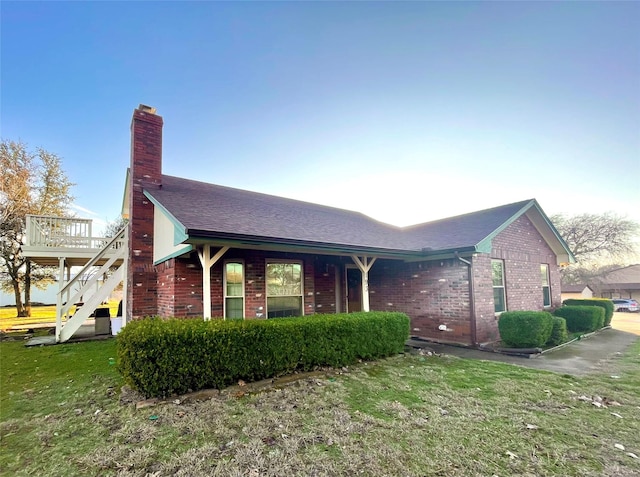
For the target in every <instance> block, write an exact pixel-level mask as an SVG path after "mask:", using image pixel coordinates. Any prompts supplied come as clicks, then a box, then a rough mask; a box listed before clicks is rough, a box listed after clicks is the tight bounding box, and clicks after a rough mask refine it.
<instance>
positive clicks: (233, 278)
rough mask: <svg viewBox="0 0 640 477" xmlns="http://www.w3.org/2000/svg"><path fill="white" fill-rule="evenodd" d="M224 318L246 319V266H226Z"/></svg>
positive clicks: (234, 264)
mask: <svg viewBox="0 0 640 477" xmlns="http://www.w3.org/2000/svg"><path fill="white" fill-rule="evenodd" d="M224 317H225V319H228V320H229V319H231V320H237V319H240V320H241V319H243V318H244V264H243V263H242V262H225V264H224Z"/></svg>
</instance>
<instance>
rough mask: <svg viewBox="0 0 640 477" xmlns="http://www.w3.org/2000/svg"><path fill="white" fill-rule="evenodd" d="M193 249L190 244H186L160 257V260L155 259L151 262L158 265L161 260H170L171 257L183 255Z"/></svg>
mask: <svg viewBox="0 0 640 477" xmlns="http://www.w3.org/2000/svg"><path fill="white" fill-rule="evenodd" d="M192 250H193V245H191V244H187V245H185V246H184V247H182V248H181V249H179V250H176V251H175V252H173V253H171V254H169V255H167V256H166V257H162V258H161V259H160V260H156V261H154V262H153V264H154V265H159V264H160V263H162V262H166V261H167V260H170V259H172V258H176V257H179V256H180V255H184V254H185V253H189V252H191V251H192Z"/></svg>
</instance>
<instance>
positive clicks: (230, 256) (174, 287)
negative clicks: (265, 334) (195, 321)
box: [156, 249, 335, 319]
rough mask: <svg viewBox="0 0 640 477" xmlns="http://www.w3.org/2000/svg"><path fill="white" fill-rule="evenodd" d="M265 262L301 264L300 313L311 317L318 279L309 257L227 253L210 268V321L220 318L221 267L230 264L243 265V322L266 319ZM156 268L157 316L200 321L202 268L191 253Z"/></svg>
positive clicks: (221, 297)
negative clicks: (228, 262)
mask: <svg viewBox="0 0 640 477" xmlns="http://www.w3.org/2000/svg"><path fill="white" fill-rule="evenodd" d="M268 259H274V260H285V261H300V262H302V267H303V274H304V276H303V291H304V297H303V298H304V299H303V301H304V313H305V315H311V314H314V313H315V311H316V298H315V296H316V290H315V281H316V279H317V278H318V277H316V273H315V269H316V267H315V261H316V260H315V259H314V256H313V255H304V254H293V253H281V252H266V251H260V250H242V249H230V250H229V251H227V253H226V254H224V255H223V256H222V258H221V259H220V260H219V261H218V262H217V263H216V264H215V265H214V266H213V267H212V268H211V317H212V319H220V318H221V317H222V316H224V304H223V302H224V289H223V287H224V279H223V270H224V264H225V262H227V261H234V260H237V261H240V262H242V263H244V273H245V280H244V296H245V316H246V318H248V319H255V318H266V306H267V298H266V288H265V283H266V282H265V266H266V261H267V260H268ZM323 266H324V265H323ZM156 268H157V294H158V300H157V301H158V314H159V315H160V316H164V317H197V318H201V317H202V316H203V308H202V304H203V300H202V266H201V264H200V261H199V259H198V257H197V255H196V253H195V252H192V253H191V254H190V255H189V256H187V257H180V258H175V259H170V260H167V261H166V262H163V263H161V264H159V265H158V266H157V267H156ZM320 279H321V281H322V280H323V279H324V280H326V277H324V275H321V276H320ZM323 299H324V300H325V301H324V302H323V303H325V302H327V301H329V300H330V298H325V297H323ZM333 302H335V298H334V299H333ZM333 302H332V303H333ZM329 308H331V307H330V306H329ZM325 312H328V313H330V312H331V311H325Z"/></svg>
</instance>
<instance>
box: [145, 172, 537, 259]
mask: <svg viewBox="0 0 640 477" xmlns="http://www.w3.org/2000/svg"><path fill="white" fill-rule="evenodd" d="M145 190H146V192H147V194H149V195H150V196H151V197H152V198H153V199H154V200H155V201H156V202H157V203H158V204H160V205H161V206H162V207H163V208H164V209H165V210H166V211H167V212H169V213H170V214H171V215H172V216H173V217H174V218H175V219H176V220H177V221H178V222H180V223H181V224H182V225H183V226H184V227H185V232H186V233H187V234H188V235H189V236H191V237H218V238H223V237H225V238H237V239H242V238H245V239H262V240H273V241H280V242H289V243H303V244H322V245H331V246H343V247H349V248H366V249H379V250H392V251H404V252H420V251H422V250H423V249H428V250H429V251H438V250H452V249H464V248H472V247H474V246H475V245H477V244H478V243H480V242H481V241H482V240H483V239H485V238H486V237H487V236H489V235H490V234H492V233H493V232H494V231H496V229H498V228H499V227H501V226H502V225H503V224H505V223H506V222H508V221H509V220H512V219H513V217H514V215H515V214H517V213H518V212H520V211H523V208H524V207H526V206H527V205H528V204H531V203H532V202H533V201H532V200H528V201H522V202H517V203H514V204H509V205H504V206H501V207H495V208H492V209H487V210H483V211H479V212H474V213H470V214H465V215H460V216H457V217H451V218H447V219H442V220H437V221H434V222H428V223H425V224H420V225H415V226H412V227H406V228H400V227H396V226H393V225H389V224H384V223H382V222H378V221H376V220H374V219H372V218H370V217H368V216H366V215H364V214H361V213H359V212H352V211H348V210H343V209H338V208H334V207H327V206H323V205H317V204H312V203H308V202H302V201H297V200H292V199H286V198H282V197H276V196H272V195H267V194H260V193H256V192H250V191H246V190H241V189H234V188H230V187H224V186H220V185H215V184H208V183H204V182H198V181H194V180H189V179H183V178H179V177H173V176H166V175H163V176H162V187H161V188H157V189H156V188H149V189H145Z"/></svg>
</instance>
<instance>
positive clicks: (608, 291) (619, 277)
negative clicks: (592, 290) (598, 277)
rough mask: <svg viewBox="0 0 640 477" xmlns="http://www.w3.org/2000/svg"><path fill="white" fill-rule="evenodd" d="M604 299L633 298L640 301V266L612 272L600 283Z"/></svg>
mask: <svg viewBox="0 0 640 477" xmlns="http://www.w3.org/2000/svg"><path fill="white" fill-rule="evenodd" d="M598 291H599V294H600V296H601V297H603V298H633V299H635V300H640V264H637V265H629V266H627V267H622V268H618V269H616V270H612V271H610V272H609V273H607V275H606V276H605V278H604V280H602V282H601V283H598Z"/></svg>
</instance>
